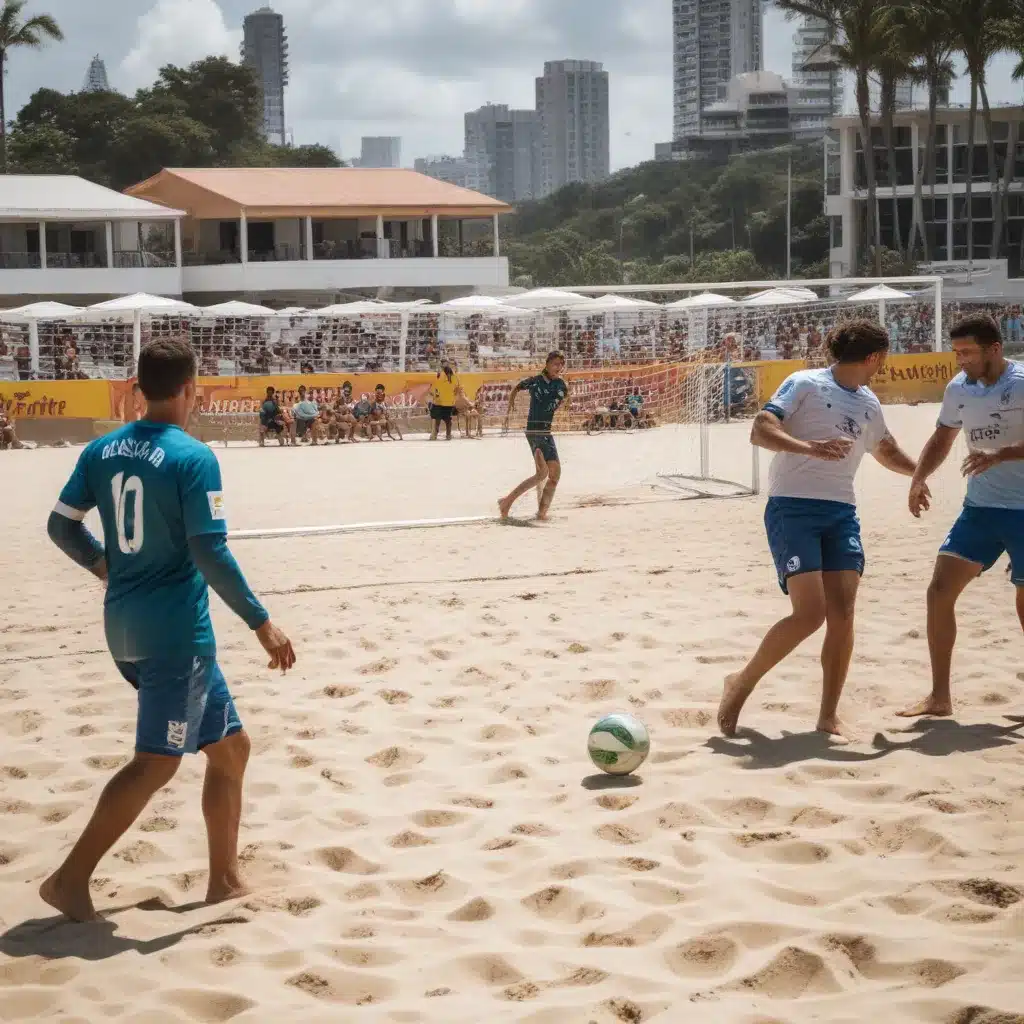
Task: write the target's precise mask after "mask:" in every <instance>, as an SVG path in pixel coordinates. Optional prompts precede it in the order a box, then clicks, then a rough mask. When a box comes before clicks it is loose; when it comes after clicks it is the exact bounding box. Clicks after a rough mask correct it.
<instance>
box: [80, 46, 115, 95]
mask: <svg viewBox="0 0 1024 1024" xmlns="http://www.w3.org/2000/svg"><path fill="white" fill-rule="evenodd" d="M109 91H110V79H109V78H107V65H106V64H104V62H103V58H102V57H100V55H99V54H96V56H95V57H93V59H92V60H91V61H90V62H89V69H88V71H86V73H85V84H84V85H83V86H82V92H109Z"/></svg>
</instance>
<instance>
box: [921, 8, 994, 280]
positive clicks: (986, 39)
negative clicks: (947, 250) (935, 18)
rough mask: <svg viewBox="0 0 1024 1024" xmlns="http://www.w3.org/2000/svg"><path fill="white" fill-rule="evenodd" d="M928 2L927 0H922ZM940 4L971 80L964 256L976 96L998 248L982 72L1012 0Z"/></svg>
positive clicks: (970, 230)
mask: <svg viewBox="0 0 1024 1024" xmlns="http://www.w3.org/2000/svg"><path fill="white" fill-rule="evenodd" d="M923 2H928V0H923ZM931 2H934V3H935V4H936V6H938V7H940V8H941V9H942V11H943V13H944V14H945V15H946V17H947V18H948V19H949V23H950V25H951V26H952V28H953V33H954V40H955V43H954V45H955V47H956V50H957V52H958V53H960V54H961V55H962V56H963V58H964V61H965V63H966V64H967V74H968V75H969V76H970V80H971V112H970V120H969V121H968V135H967V188H966V193H965V201H966V203H967V260H968V262H971V261H972V260H973V259H974V209H973V192H974V189H973V178H974V135H975V125H976V123H977V120H978V99H979V96H980V98H981V106H982V119H983V121H984V124H985V140H986V147H987V150H988V152H987V156H988V175H989V182H990V183H991V189H992V243H991V249H990V255H991V256H993V257H995V256H996V255H997V254H998V253H999V251H1000V249H1001V247H1002V246H1001V235H1002V220H1003V204H1002V194H1001V191H1000V188H999V168H998V167H997V166H996V143H995V139H994V138H993V136H992V109H991V107H990V106H989V102H988V90H987V89H986V88H985V72H986V70H987V68H988V63H989V61H990V60H991V59H992V58H993V57H994V56H995V55H996V54H997V53H999V52H1000V51H1001V50H1002V49H1003V48H1004V46H1006V43H1005V41H1004V40H1005V35H1004V32H1005V28H1006V25H1007V24H1008V23H1009V21H1010V20H1011V18H1012V16H1013V9H1012V8H1013V4H1012V0H931Z"/></svg>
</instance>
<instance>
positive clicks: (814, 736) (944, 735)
mask: <svg viewBox="0 0 1024 1024" xmlns="http://www.w3.org/2000/svg"><path fill="white" fill-rule="evenodd" d="M1006 719H1007V721H1009V722H1010V723H1012V724H1010V725H996V724H994V723H989V722H982V723H977V724H974V725H961V724H960V723H959V722H957V721H955V720H954V719H952V718H926V719H920V720H918V721H916V722H914V723H913V724H912V725H910V726H908V727H907V728H905V729H901V730H899V732H897V733H896V735H897V736H899V737H904V736H910V738H909V739H902V738H900V739H890V738H889V737H888V736H886V735H884V734H883V733H880V732H879V733H876V734H875V737H874V739H873V740H872V743H871V746H872V747H873V748H874V749H873V750H871V751H866V750H863V749H861V750H858V749H857V745H851V746H843V745H840V744H837V743H835V742H833V741H832V740H831V739H829V737H828V736H826V735H825V734H824V733H820V732H801V733H788V732H784V733H783V734H782V735H781V736H779V737H771V736H766V735H765V734H764V733H762V732H758V731H757V730H756V729H740V730H739V732H738V733H737V739H734V740H733V739H725V738H724V737H722V736H712V737H711V739H709V740H708V741H707V746H708V747H709V748H710V749H711V750H713V751H714V752H715V753H716V754H727V755H728V756H730V757H735V758H739V759H740V760H741V761H742V765H741V766H742V767H743V768H753V769H758V768H785V767H787V766H788V765H792V764H797V763H799V762H801V761H836V762H840V763H845V764H857V763H859V762H862V761H877V760H879V759H880V758H883V757H887V756H888V755H889V754H892V753H895V752H896V751H898V750H910V751H913V752H914V753H917V754H921V755H923V756H925V757H945V756H946V755H947V754H955V753H967V754H970V753H975V752H977V751H981V750H992V749H994V748H996V747H1005V746H1010V745H1012V744H1014V743H1016V742H1017V741H1020V740H1024V731H1022V730H1024V718H1020V717H1017V716H1011V715H1007V716H1006Z"/></svg>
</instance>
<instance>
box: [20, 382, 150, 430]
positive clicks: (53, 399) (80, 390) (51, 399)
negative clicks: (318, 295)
mask: <svg viewBox="0 0 1024 1024" xmlns="http://www.w3.org/2000/svg"><path fill="white" fill-rule="evenodd" d="M118 383H120V384H124V383H125V382H124V381H120V382H118ZM130 388H131V386H130V385H128V390H129V391H130ZM111 393H112V385H111V383H110V382H109V381H105V380H45V381H40V380H21V381H11V382H7V381H0V405H2V406H3V408H4V410H5V411H6V413H7V415H8V416H10V418H11V419H12V420H61V419H67V420H70V419H83V420H107V419H121V418H122V417H121V416H116V417H114V416H111Z"/></svg>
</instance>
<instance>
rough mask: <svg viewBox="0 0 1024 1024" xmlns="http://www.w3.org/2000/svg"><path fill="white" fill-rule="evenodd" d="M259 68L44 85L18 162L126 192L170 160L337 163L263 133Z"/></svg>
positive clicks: (24, 119) (209, 65)
mask: <svg viewBox="0 0 1024 1024" xmlns="http://www.w3.org/2000/svg"><path fill="white" fill-rule="evenodd" d="M262 114H263V95H262V92H261V90H260V87H259V85H258V83H257V81H256V77H255V75H254V73H253V71H252V70H251V69H250V68H248V67H245V66H242V65H236V64H232V63H231V62H230V61H227V60H225V59H224V58H223V57H210V58H207V59H206V60H200V61H196V62H195V63H193V64H190V65H189V66H188V67H187V68H178V67H174V66H173V65H168V66H167V67H164V68H161V69H160V73H159V76H158V77H157V80H156V82H155V83H154V84H153V86H152V87H151V88H149V89H140V90H139V92H137V93H136V94H135V96H134V97H129V96H124V95H122V94H121V93H118V92H76V93H67V94H65V93H60V92H56V91H54V90H53V89H40V90H39V91H38V92H36V93H35V94H34V95H33V96H32V97H31V98H30V99H29V101H28V103H26V104H25V106H24V107H22V108H21V110H20V112H19V113H18V116H17V119H16V120H15V122H14V126H13V129H12V131H11V133H10V143H11V150H12V155H14V154H16V161H17V169H19V170H25V171H27V172H30V173H39V174H42V173H50V174H68V173H76V172H77V173H79V174H81V175H83V176H84V177H87V178H89V179H91V180H92V181H96V182H99V183H100V184H102V185H107V186H109V187H111V188H117V189H123V188H127V187H128V186H129V185H134V184H136V183H137V182H139V181H143V180H145V179H146V178H149V177H151V176H152V175H154V174H156V173H157V172H158V171H160V170H161V169H162V168H164V167H340V166H342V164H341V161H340V160H338V158H337V157H336V156H335V155H334V153H333V152H332V151H331V150H330V149H328V148H327V147H326V146H320V145H309V146H275V145H271V144H270V143H268V142H266V141H265V140H264V139H263V137H262V133H261V130H260V125H261V120H262Z"/></svg>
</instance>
